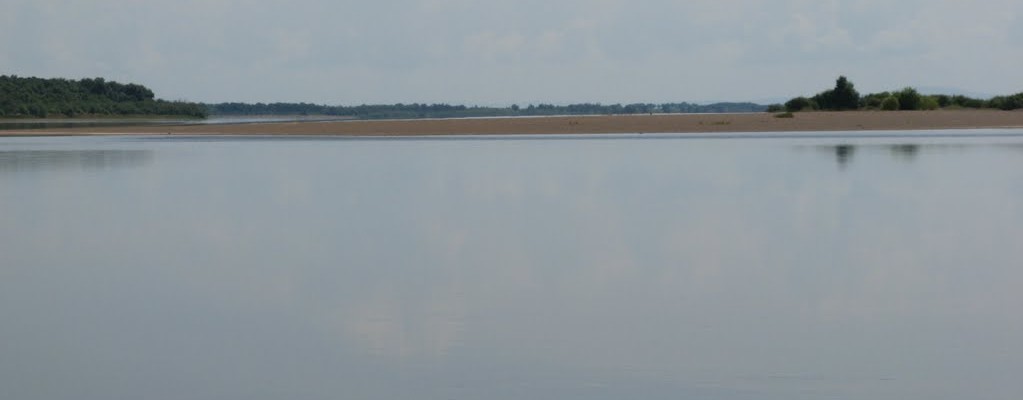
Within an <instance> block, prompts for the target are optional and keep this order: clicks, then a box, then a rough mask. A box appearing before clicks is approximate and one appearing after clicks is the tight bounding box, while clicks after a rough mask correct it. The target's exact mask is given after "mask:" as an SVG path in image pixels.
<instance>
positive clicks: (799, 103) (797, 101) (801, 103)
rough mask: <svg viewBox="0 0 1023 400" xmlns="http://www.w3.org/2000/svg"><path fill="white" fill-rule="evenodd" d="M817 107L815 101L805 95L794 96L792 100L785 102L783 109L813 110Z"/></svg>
mask: <svg viewBox="0 0 1023 400" xmlns="http://www.w3.org/2000/svg"><path fill="white" fill-rule="evenodd" d="M816 108H817V103H815V102H814V101H813V100H811V99H808V98H806V97H802V96H800V97H796V98H794V99H792V100H789V101H787V102H785V111H788V112H798V111H803V110H807V109H809V110H814V109H816Z"/></svg>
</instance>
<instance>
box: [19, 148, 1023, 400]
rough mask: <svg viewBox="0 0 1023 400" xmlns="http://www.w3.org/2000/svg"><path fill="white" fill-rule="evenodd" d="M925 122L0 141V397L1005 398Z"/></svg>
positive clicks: (1003, 303)
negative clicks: (850, 133)
mask: <svg viewBox="0 0 1023 400" xmlns="http://www.w3.org/2000/svg"><path fill="white" fill-rule="evenodd" d="M946 133H947V132H946ZM946 133H943V134H946ZM952 133H953V135H952V136H950V137H928V136H926V135H911V136H888V135H885V134H881V135H878V136H879V137H872V138H863V137H859V138H857V137H843V136H842V135H837V136H834V135H830V134H829V135H820V136H813V135H811V136H794V137H781V138H778V137H776V138H770V139H756V138H751V137H737V138H728V139H708V138H702V139H700V138H696V139H693V138H683V137H665V136H657V137H653V138H652V137H651V136H649V135H646V136H627V135H626V136H605V137H600V138H597V137H575V138H564V137H559V138H462V139H424V140H411V139H386V140H356V139H322V138H321V139H313V138H289V139H284V138H269V137H268V138H246V139H238V138H235V139H228V138H143V137H137V138H133V137H128V138H102V137H93V138H85V137H69V138H5V139H0V338H2V340H0V398H4V399H48V400H50V399H74V400H91V399H96V400H99V399H117V398H153V399H281V398H288V399H339V398H342V399H586V400H592V399H623V398H628V399H690V398H694V399H696V398H698V399H727V400H731V399H778V400H781V399H786V400H788V399H871V400H877V399H911V400H912V399H920V400H923V399H928V400H931V399H1006V400H1008V399H1013V400H1015V399H1019V398H1023V380H1021V379H1020V377H1021V376H1023V339H1021V338H1023V312H1021V310H1023V290H1021V288H1023V261H1021V260H1023V246H1021V238H1023V137H1021V135H1023V131H958V132H952ZM977 134H996V135H997V136H983V135H982V136H972V135H977Z"/></svg>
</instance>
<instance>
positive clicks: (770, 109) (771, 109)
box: [767, 104, 785, 113]
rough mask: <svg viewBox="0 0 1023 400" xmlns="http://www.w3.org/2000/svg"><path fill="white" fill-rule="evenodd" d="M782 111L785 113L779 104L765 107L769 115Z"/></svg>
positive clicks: (783, 107)
mask: <svg viewBox="0 0 1023 400" xmlns="http://www.w3.org/2000/svg"><path fill="white" fill-rule="evenodd" d="M782 111H785V106H783V105H781V104H771V105H769V106H767V112H769V113H776V112H782Z"/></svg>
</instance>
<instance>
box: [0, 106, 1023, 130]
mask: <svg viewBox="0 0 1023 400" xmlns="http://www.w3.org/2000/svg"><path fill="white" fill-rule="evenodd" d="M998 128H1023V111H998V110H937V111H894V112H893V111H844V112H800V113H795V114H794V115H793V117H792V118H778V117H777V116H776V114H770V113H750V114H654V115H608V116H560V117H521V118H471V119H426V120H386V121H384V120H379V121H373V120H353V121H329V122H315V121H313V122H287V123H273V122H268V123H245V124H215V125H201V124H200V125H157V126H116V127H82V128H58V129H40V130H17V131H0V136H71V135H335V136H422V135H520V134H526V135H544V134H606V133H619V134H628V133H680V134H682V133H739V132H749V133H756V132H817V131H820V132H834V131H851V132H855V131H902V130H906V131H909V130H942V129H998Z"/></svg>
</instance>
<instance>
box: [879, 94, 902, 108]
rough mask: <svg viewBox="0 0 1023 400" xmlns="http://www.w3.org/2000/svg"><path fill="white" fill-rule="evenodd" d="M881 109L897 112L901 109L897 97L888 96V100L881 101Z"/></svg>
mask: <svg viewBox="0 0 1023 400" xmlns="http://www.w3.org/2000/svg"><path fill="white" fill-rule="evenodd" d="M881 109H882V110H885V111H897V110H898V109H899V99H898V98H897V97H895V96H888V98H886V99H884V100H883V101H881Z"/></svg>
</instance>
